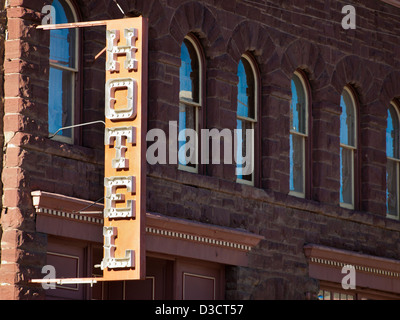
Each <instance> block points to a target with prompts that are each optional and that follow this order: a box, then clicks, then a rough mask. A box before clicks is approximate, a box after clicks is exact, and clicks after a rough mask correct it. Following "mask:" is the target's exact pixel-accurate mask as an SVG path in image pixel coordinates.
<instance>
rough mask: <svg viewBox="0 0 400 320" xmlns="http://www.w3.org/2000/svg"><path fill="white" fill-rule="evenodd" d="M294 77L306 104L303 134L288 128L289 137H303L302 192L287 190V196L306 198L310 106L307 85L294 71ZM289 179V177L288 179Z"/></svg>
mask: <svg viewBox="0 0 400 320" xmlns="http://www.w3.org/2000/svg"><path fill="white" fill-rule="evenodd" d="M294 75H295V76H297V77H298V78H299V79H300V82H301V85H302V87H303V91H304V96H305V103H306V112H305V113H306V114H305V119H304V121H305V133H301V132H298V131H294V130H292V128H290V134H291V135H293V134H294V135H297V136H301V137H303V139H302V141H303V159H302V161H303V173H302V174H303V192H298V191H294V190H289V195H291V196H295V197H298V198H305V197H306V139H307V138H308V131H309V128H308V121H309V119H308V117H309V112H310V109H309V108H310V106H309V104H310V103H309V101H310V100H309V97H308V90H307V85H306V81H305V79H304V76H303V75H302V74H301V73H300V72H298V71H295V72H294ZM289 179H290V177H289Z"/></svg>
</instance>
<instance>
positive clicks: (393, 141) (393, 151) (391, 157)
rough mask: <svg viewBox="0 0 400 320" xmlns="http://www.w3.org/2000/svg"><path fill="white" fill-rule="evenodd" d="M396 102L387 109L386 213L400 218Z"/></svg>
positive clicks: (399, 160)
mask: <svg viewBox="0 0 400 320" xmlns="http://www.w3.org/2000/svg"><path fill="white" fill-rule="evenodd" d="M397 110H398V109H397V106H396V103H395V102H392V103H391V104H390V105H389V108H388V110H387V126H386V156H387V164H386V214H387V216H388V217H389V218H395V219H399V163H400V159H399V158H400V154H399V147H400V146H399V113H398V111H397Z"/></svg>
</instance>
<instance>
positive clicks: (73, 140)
mask: <svg viewBox="0 0 400 320" xmlns="http://www.w3.org/2000/svg"><path fill="white" fill-rule="evenodd" d="M59 1H60V2H61V1H62V2H64V3H65V4H66V5H67V6H68V7H69V8H70V10H71V13H72V16H73V20H74V21H71V22H78V21H81V16H80V14H79V11H78V8H77V6H76V5H75V2H74V1H73V0H59ZM82 38H83V37H82V32H81V30H80V29H79V28H77V29H76V37H75V50H74V51H75V52H74V54H75V68H71V67H66V66H62V65H60V64H57V63H53V62H51V61H50V52H49V70H50V68H54V69H57V70H61V71H67V72H71V82H72V83H71V88H72V92H71V94H70V96H71V101H72V104H71V122H72V123H71V125H75V124H77V123H79V120H80V119H81V112H80V106H81V83H82V72H81V70H82V45H81V44H82ZM50 41H51V38H50ZM50 45H51V44H50V43H49V50H50ZM49 72H50V71H49ZM49 77H50V74H49ZM48 88H49V89H50V85H49V87H48ZM47 116H49V112H47ZM48 120H49V119H48ZM58 129H59V128H58ZM70 130H71V137H65V136H62V135H59V134H58V135H55V136H54V137H52V140H55V141H58V142H62V143H67V144H77V143H80V142H81V141H80V140H81V139H80V135H79V132H81V130H82V129H77V128H72V129H70ZM53 134H54V132H48V135H49V136H53Z"/></svg>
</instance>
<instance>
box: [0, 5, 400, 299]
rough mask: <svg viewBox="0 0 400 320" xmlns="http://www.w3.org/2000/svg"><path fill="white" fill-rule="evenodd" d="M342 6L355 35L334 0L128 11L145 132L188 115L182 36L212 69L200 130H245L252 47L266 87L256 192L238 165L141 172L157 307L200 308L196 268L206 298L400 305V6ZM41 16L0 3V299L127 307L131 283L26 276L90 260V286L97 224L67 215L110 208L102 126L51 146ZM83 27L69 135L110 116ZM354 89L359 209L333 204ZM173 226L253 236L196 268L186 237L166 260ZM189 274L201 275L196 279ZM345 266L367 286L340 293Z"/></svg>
mask: <svg viewBox="0 0 400 320" xmlns="http://www.w3.org/2000/svg"><path fill="white" fill-rule="evenodd" d="M60 1H61V0H60ZM348 2H349V3H348V4H350V5H353V6H354V7H355V9H356V19H357V20H356V23H357V28H356V29H348V30H345V29H343V27H342V25H341V22H342V19H343V17H344V14H343V13H342V7H343V6H344V5H345V4H344V3H342V2H339V1H333V0H313V1H307V2H306V1H298V0H290V1H284V2H282V1H252V0H242V1H217V0H204V1H176V0H149V1H139V0H137V1H135V0H119V1H118V3H119V5H120V7H121V9H122V11H124V12H125V14H126V15H127V16H139V15H141V16H143V17H145V18H148V22H149V47H148V60H149V65H148V122H147V125H148V130H151V129H155V128H158V129H163V130H164V131H165V132H168V126H169V122H170V121H178V119H179V103H180V102H179V91H180V67H181V45H182V43H183V42H184V39H185V37H187V36H188V35H192V37H193V38H195V39H196V41H197V42H198V47H199V48H200V50H201V59H202V61H203V63H202V68H203V69H202V72H203V74H204V77H203V79H202V83H201V87H202V91H203V105H202V107H201V110H200V113H199V114H200V116H199V119H200V120H199V122H200V126H201V127H202V128H209V129H212V128H216V129H218V130H223V129H225V128H228V129H231V130H233V129H234V128H236V127H237V96H238V81H239V80H238V63H239V61H240V60H241V57H242V55H243V54H245V53H247V54H249V55H251V56H252V59H253V61H254V65H255V66H256V81H257V83H258V91H257V97H258V100H257V101H258V110H257V112H258V118H257V124H256V125H257V130H256V131H255V132H256V136H255V140H254V141H255V143H254V145H253V148H254V154H255V157H254V168H255V171H254V181H253V185H248V184H245V183H239V182H237V177H236V175H235V164H209V165H199V167H198V171H197V173H193V172H188V171H187V170H180V169H179V167H178V165H174V164H168V165H163V164H155V165H147V181H146V183H147V212H148V214H149V216H148V221H149V223H151V225H150V226H148V228H147V235H148V237H149V239H150V240H149V243H150V246H149V249H148V250H149V255H148V273H149V279H150V280H151V279H153V280H151V281H153V282H152V283H153V284H154V282H155V283H156V284H158V282H157V281H158V280H157V281H156V280H154V279H156V278H157V277H156V276H154V275H152V274H150V273H152V272H153V271H154V270H156V271H154V274H164V278H163V280H162V283H163V288H166V289H165V290H164V291H163V293H157V292H156V293H155V292H154V290H153V295H152V296H151V297H153V298H154V297H155V298H176V299H184V298H189V296H185V290H184V288H185V286H190V284H189V278H185V276H187V275H194V274H196V275H197V276H198V277H197V278H196V277H195V276H193V277H192V278H190V280H191V281H193V285H198V283H197V282H196V281H197V280H198V281H200V280H199V279H203V280H204V279H206V280H210V279H212V281H213V288H214V290H213V293H212V295H211V298H226V299H314V298H316V297H317V296H318V295H322V296H324V295H325V297H339V296H340V297H342V298H343V297H347V298H353V299H356V298H357V299H358V298H360V299H361V298H382V297H383V298H395V299H398V298H399V297H400V280H399V274H400V237H399V235H400V222H399V219H393V218H391V217H390V216H389V215H388V214H387V199H386V198H387V194H388V192H387V180H388V178H387V176H388V175H387V174H386V172H387V163H388V155H387V147H386V143H387V136H386V133H387V124H388V107H389V106H390V105H391V103H392V105H393V106H396V108H397V107H400V100H399V99H400V41H399V39H400V3H399V2H398V1H387V2H385V1H373V0H368V1H364V2H362V3H361V2H355V1H348ZM68 3H69V4H70V5H71V6H73V8H74V10H75V11H76V15H77V21H99V20H110V19H121V18H123V17H124V15H123V14H122V12H121V11H120V10H119V8H118V6H116V4H115V2H114V1H112V0H104V1H100V0H85V1H83V0H70V1H68ZM48 4H51V1H47V0H7V1H5V0H0V22H1V26H0V110H1V115H2V119H3V121H1V122H0V127H1V129H2V130H1V133H2V134H1V135H0V136H1V143H2V145H3V148H2V157H1V161H2V162H1V163H2V173H1V178H2V180H1V181H2V198H1V202H2V211H1V228H0V236H1V251H0V255H1V266H0V298H2V299H43V298H50V297H57V298H73V299H91V298H104V299H106V298H110V299H111V298H126V299H129V298H130V296H129V295H128V294H127V293H126V292H129V290H128V289H126V288H129V286H130V285H132V286H133V287H135V286H140V285H141V284H140V283H134V284H128V283H124V284H120V283H119V284H117V283H114V284H107V283H106V284H102V285H101V286H102V287H101V288H100V287H96V286H100V285H99V284H97V285H95V286H94V288H90V287H89V286H86V285H82V284H80V285H76V286H74V285H71V286H70V287H69V288H68V287H67V289H66V288H65V287H64V288H63V287H62V286H61V287H58V288H57V289H56V290H55V291H57V293H54V292H55V291H52V290H44V289H43V287H42V286H40V285H38V284H34V283H32V282H31V281H30V280H32V279H37V278H43V276H44V274H43V273H42V267H43V266H45V265H47V264H49V261H50V260H49V256H52V259H53V260H51V261H56V260H54V259H55V258H54V257H55V256H57V257H65V256H67V255H69V256H74V257H75V256H79V261H80V264H79V268H81V269H79V270H80V272H79V274H78V273H76V274H73V276H77V275H79V277H82V276H85V275H86V276H88V275H89V276H90V275H91V274H93V273H94V271H92V269H91V268H92V266H93V265H94V264H96V263H99V259H98V255H99V252H100V253H101V246H102V238H101V227H100V225H97V224H96V223H95V222H93V221H92V220H90V221H86V220H85V221H81V220H79V218H76V217H75V216H74V212H75V211H76V210H79V208H84V207H86V206H88V205H90V204H91V203H92V202H93V201H97V200H99V199H101V198H102V197H103V193H104V184H103V177H104V172H103V170H104V127H103V126H102V125H101V124H96V125H92V126H85V127H79V128H76V129H74V130H75V131H74V139H73V140H72V141H69V142H68V143H67V142H64V141H60V140H57V139H50V138H49V120H48V119H49V116H48V115H49V109H48V108H49V106H48V105H49V103H48V99H49V87H50V85H49V74H50V71H49V70H50V62H49V52H50V34H49V32H48V31H45V30H38V29H37V28H36V26H37V25H40V24H41V21H42V19H43V14H42V13H41V12H42V8H43V7H44V6H45V5H48ZM77 33H78V34H79V45H78V49H77V52H78V57H79V62H78V67H77V68H78V72H77V74H76V78H75V88H74V90H75V95H76V103H75V113H74V123H76V124H78V123H87V122H91V121H97V120H104V94H105V92H104V84H105V71H104V65H105V62H106V57H105V54H102V55H98V54H99V53H101V51H102V49H103V48H104V47H105V45H106V40H105V31H104V28H101V27H87V28H78V29H77ZM295 72H301V74H302V75H303V76H304V79H305V80H306V83H307V85H306V87H307V89H306V92H307V95H308V98H309V99H308V105H309V111H308V116H307V119H308V135H307V137H306V147H305V153H306V155H305V165H304V166H305V168H304V172H305V175H304V179H305V182H304V190H303V191H304V192H303V196H296V195H293V193H291V184H290V180H291V166H292V162H291V144H290V141H291V140H290V136H291V128H290V124H291V99H292V98H293V97H292V91H291V79H292V78H293V74H294V73H295ZM346 86H347V87H349V88H351V92H352V94H353V96H354V102H355V110H356V115H357V117H356V119H357V120H356V128H357V130H356V138H357V139H356V140H357V145H356V147H355V148H354V153H353V156H354V165H353V167H352V168H353V169H354V181H353V182H354V183H353V188H352V189H353V201H352V208H348V207H346V206H341V205H340V203H341V172H342V171H341V168H342V164H343V163H342V162H341V150H342V149H341V148H342V144H341V130H340V129H341V127H340V126H341V120H340V119H341V114H342V107H341V103H340V101H341V94H342V92H343V89H344V88H345V87H346ZM396 99H397V100H396ZM61 204H63V205H64V206H65V207H64V208H60V205H61ZM96 206H100V204H96ZM100 207H101V206H100ZM77 208H78V209H77ZM49 212H50V213H49ZM57 212H62V213H63V214H64V216H62V217H59V216H57ZM68 214H69V215H68ZM50 215H52V216H51V217H50ZM46 219H47V220H46ZM49 219H53V220H51V222H50V220H49ZM54 219H55V220H54ZM75 220H76V221H75ZM160 221H162V223H161V222H160ZM68 224H71V225H70V226H69V225H68ZM67 225H68V226H67ZM82 225H85V226H82ZM86 225H88V226H86ZM89 225H90V226H89ZM49 226H51V228H50V227H49ZM164 227H165V228H167V227H168V228H171V229H169V230H174V228H177V229H178V230H181V231H180V232H183V233H184V232H187V233H189V234H191V235H192V234H194V235H196V232H197V233H201V232H204V236H206V231H207V230H215V232H214V234H218V235H220V237H221V239H222V240H223V239H235V240H232V241H233V242H235V241H236V242H238V243H239V242H240V243H241V241H244V240H243V239H244V238H246V236H248V237H249V238H251V239H253V240H251V241H250V240H249V241H250V242H249V243H247V244H246V246H251V249H250V248H248V250H247V251H246V252H245V253H244V255H243V252H241V253H240V257H241V259H242V260H241V262H240V263H236V264H235V262H234V261H232V259H231V260H230V259H229V258H224V257H225V256H224V255H225V254H227V253H226V252H225V251H223V250H225V249H226V248H223V247H221V246H219V247H218V248H219V249H218V250H222V251H217V253H218V252H219V253H221V255H220V256H219V257H218V258H215V256H214V257H211V256H210V252H211V251H212V252H214V251H213V250H214V249H213V248H214V247H212V245H210V246H211V249H210V248H209V249H210V250H211V251H207V252H208V253H207V254H206V255H205V258H202V257H196V254H193V253H189V252H187V253H183V251H182V252H181V251H180V250H181V249H180V247H179V246H180V245H181V248H182V250H183V247H184V245H182V243H180V242H179V241H183V240H176V239H171V237H170V236H165V239H167V238H168V237H169V238H168V239H169V240H171V241H175V240H176V241H177V242H176V243H175V242H174V243H172V242H171V246H170V247H169V249H168V250H169V251H168V252H162V251H161V252H160V251H158V252H156V251H157V250H156V243H158V242H157V241H158V240H157V239H156V235H154V234H152V230H155V229H157V228H161V229H162V228H164ZM197 227H198V228H197ZM80 228H81V229H80ZM90 228H92V229H93V231H90V232H92V233H90V232H88V231H87V230H92V229H90ZM152 228H153V229H152ZM179 228H180V229H179ZM77 230H82V232H81V233H79V232H78V231H77ZM99 230H100V231H99ZM157 230H158V229H157ZM188 230H191V231H190V232H189V231H188ZM199 230H200V231H199ZM99 232H100V233H99ZM191 232H192V233H191ZM224 232H226V234H225V233H224ZM99 234H100V236H99ZM164 235H165V234H164ZM158 236H159V235H158ZM208 236H209V237H211V235H208ZM160 237H162V236H160ZM163 239H164V238H163ZM190 239H192V238H190ZM254 239H258V240H257V241H256V240H254ZM156 240H157V241H156ZM222 240H221V241H222ZM152 241H154V242H152ZM185 241H186V240H185ZM224 241H225V240H224ZM252 241H253V242H252ZM187 242H191V240H187ZM192 242H193V241H192ZM185 243H186V242H185ZM250 243H251V244H250ZM194 245H199V246H200V244H194ZM201 245H203V244H201ZM69 246H72V247H73V248H74V249H73V250H72V249H71V248H69ZM201 248H203V247H201ZM75 249H76V250H75ZM209 249H207V250H209ZM63 250H64V251H63ZM74 250H75V251H74ZM160 250H161V249H160ZM202 250H203V249H202ZM204 250H206V249H204ZM215 250H216V249H215ZM226 250H227V249H226ZM78 251H79V254H78V253H76V252H78ZM71 252H72V253H71ZM74 252H75V253H74ZM201 252H202V251H201ZM235 254H238V255H239V253H235ZM100 255H101V254H100ZM235 257H236V256H235ZM243 257H244V258H243ZM200 260H201V262H199V261H200ZM76 261H77V260H76ZM196 261H197V262H196ZM196 264H197V265H204V270H208V271H204V272H205V273H204V274H203V273H202V272H203V271H201V270H199V271H196V270H195V268H194V267H192V269H190V268H189V267H188V266H189V265H190V266H193V265H196ZM346 264H350V265H354V266H355V270H356V275H357V278H356V279H358V281H356V289H353V290H344V289H343V288H342V286H341V285H340V284H341V282H340V281H341V279H342V278H343V276H344V274H342V273H341V267H342V266H344V265H346ZM157 268H158V269H157ZM160 268H161V269H160ZM185 268H189V269H190V270H189V271H187V272H186V271H184V272H183V279H184V280H183V284H182V283H181V282H179V281H178V280H176V279H180V277H181V276H180V275H179V273H178V272H180V271H182V270H186V269H185ZM160 270H161V271H160ZM210 270H213V271H212V272H211V271H210ZM66 272H67V274H68V272H69V271H68V270H67V271H66ZM185 272H186V273H185ZM196 272H197V273H196ZM207 272H209V273H207ZM211 274H212V275H211ZM172 275H175V276H172ZM169 277H170V278H169ZM149 279H148V280H146V281H150V280H149ZM169 279H170V280H169ZM173 279H175V280H173ZM185 279H186V280H187V281H186V282H185ZM206 280H204V281H206ZM177 281H178V282H179V283H178V282H177ZM146 283H147V282H146ZM122 285H123V286H125V287H124V288H125V289H126V290H125V291H124V292H125V296H123V295H122V294H121V293H120V292H122V291H120V287H118V286H122ZM144 285H145V284H144ZM182 286H183V287H184V288H183V289H182ZM205 286H207V284H205ZM99 288H100V289H99ZM188 288H189V287H188ZM182 290H183V293H182ZM65 292H67V293H65ZM71 292H72V293H71ZM188 292H189V291H188ZM326 292H328V294H326ZM186 294H187V292H186ZM131 297H132V298H137V296H135V297H134V296H131ZM205 297H210V296H207V295H206V296H205ZM139 298H143V297H139Z"/></svg>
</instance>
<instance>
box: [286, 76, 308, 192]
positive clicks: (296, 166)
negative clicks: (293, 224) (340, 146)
mask: <svg viewBox="0 0 400 320" xmlns="http://www.w3.org/2000/svg"><path fill="white" fill-rule="evenodd" d="M291 90H292V101H291V103H290V183H289V187H290V194H292V195H295V196H298V197H303V198H304V197H305V194H306V158H307V150H306V149H307V146H308V113H309V111H308V110H309V106H308V105H309V98H308V94H307V89H306V83H305V79H304V77H303V76H302V75H301V74H300V73H299V72H295V73H294V75H293V77H292V81H291Z"/></svg>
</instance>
